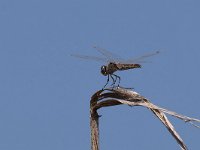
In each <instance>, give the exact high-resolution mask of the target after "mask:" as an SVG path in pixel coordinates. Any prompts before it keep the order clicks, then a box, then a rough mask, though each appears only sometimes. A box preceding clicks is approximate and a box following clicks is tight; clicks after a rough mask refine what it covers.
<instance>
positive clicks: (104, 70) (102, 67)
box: [101, 66, 108, 76]
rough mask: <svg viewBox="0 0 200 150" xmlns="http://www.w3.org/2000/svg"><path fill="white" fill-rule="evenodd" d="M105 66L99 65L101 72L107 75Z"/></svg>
mask: <svg viewBox="0 0 200 150" xmlns="http://www.w3.org/2000/svg"><path fill="white" fill-rule="evenodd" d="M106 70H107V66H101V73H102V74H103V75H104V76H107V75H108V74H107V71H106Z"/></svg>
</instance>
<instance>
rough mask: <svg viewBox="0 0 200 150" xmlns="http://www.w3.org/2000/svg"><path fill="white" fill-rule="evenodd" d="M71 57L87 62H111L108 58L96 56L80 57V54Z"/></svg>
mask: <svg viewBox="0 0 200 150" xmlns="http://www.w3.org/2000/svg"><path fill="white" fill-rule="evenodd" d="M71 56H73V57H77V58H81V59H86V60H94V61H100V62H109V60H108V58H101V57H96V56H86V55H79V54H71Z"/></svg>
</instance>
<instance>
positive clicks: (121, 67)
mask: <svg viewBox="0 0 200 150" xmlns="http://www.w3.org/2000/svg"><path fill="white" fill-rule="evenodd" d="M116 65H117V68H118V70H128V69H133V68H141V65H140V64H116Z"/></svg>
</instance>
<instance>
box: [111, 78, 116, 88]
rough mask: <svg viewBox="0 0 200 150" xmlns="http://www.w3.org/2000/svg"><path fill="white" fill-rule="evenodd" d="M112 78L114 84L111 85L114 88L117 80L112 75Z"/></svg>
mask: <svg viewBox="0 0 200 150" xmlns="http://www.w3.org/2000/svg"><path fill="white" fill-rule="evenodd" d="M110 77H111V78H112V80H113V83H112V84H111V86H113V85H114V84H115V82H116V78H115V79H114V78H113V76H112V75H110Z"/></svg>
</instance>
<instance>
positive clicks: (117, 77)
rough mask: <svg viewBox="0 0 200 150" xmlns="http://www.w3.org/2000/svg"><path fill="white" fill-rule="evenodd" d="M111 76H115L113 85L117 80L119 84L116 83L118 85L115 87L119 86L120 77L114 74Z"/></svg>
mask: <svg viewBox="0 0 200 150" xmlns="http://www.w3.org/2000/svg"><path fill="white" fill-rule="evenodd" d="M112 75H114V76H115V78H116V79H115V82H114V84H115V83H116V81H117V79H118V80H119V82H118V85H117V86H119V84H120V81H121V78H120V76H118V75H116V74H112Z"/></svg>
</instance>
